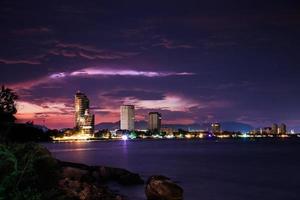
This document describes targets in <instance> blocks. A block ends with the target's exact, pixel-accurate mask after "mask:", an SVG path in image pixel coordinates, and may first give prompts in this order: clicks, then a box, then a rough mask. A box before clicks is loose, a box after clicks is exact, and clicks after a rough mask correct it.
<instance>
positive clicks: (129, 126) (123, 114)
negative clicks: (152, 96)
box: [120, 105, 135, 131]
mask: <svg viewBox="0 0 300 200" xmlns="http://www.w3.org/2000/svg"><path fill="white" fill-rule="evenodd" d="M134 115H135V114H134V106H133V105H122V106H121V107H120V129H121V130H130V131H132V130H134Z"/></svg>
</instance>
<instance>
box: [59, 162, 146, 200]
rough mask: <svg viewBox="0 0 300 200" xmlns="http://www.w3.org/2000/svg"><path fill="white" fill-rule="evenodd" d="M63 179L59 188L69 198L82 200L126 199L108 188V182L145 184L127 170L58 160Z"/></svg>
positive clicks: (136, 175)
mask: <svg viewBox="0 0 300 200" xmlns="http://www.w3.org/2000/svg"><path fill="white" fill-rule="evenodd" d="M58 164H59V166H60V173H61V179H60V180H59V187H60V188H61V189H62V190H63V191H64V192H65V193H66V195H67V196H68V197H69V198H72V199H80V200H94V199H105V200H106V199H107V200H110V199H111V200H121V199H125V197H123V196H121V195H119V194H114V193H113V192H112V191H110V190H109V188H108V187H107V186H106V183H107V182H108V181H116V182H117V183H119V184H121V185H127V186H128V185H138V184H144V181H143V180H142V178H141V177H140V176H139V175H138V174H136V173H132V172H129V171H128V170H125V169H120V168H113V167H104V166H87V165H84V164H78V163H71V162H63V161H59V160H58Z"/></svg>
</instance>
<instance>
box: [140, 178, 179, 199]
mask: <svg viewBox="0 0 300 200" xmlns="http://www.w3.org/2000/svg"><path fill="white" fill-rule="evenodd" d="M145 194H146V196H147V199H148V200H182V199H183V189H182V188H181V187H180V186H178V185H177V184H176V183H174V182H172V181H171V180H170V179H169V178H168V177H165V176H151V177H150V178H149V179H148V181H147V184H146V188H145Z"/></svg>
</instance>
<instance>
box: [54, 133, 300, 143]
mask: <svg viewBox="0 0 300 200" xmlns="http://www.w3.org/2000/svg"><path fill="white" fill-rule="evenodd" d="M297 139H300V135H288V136H283V137H282V136H277V137H269V136H265V137H226V138H222V137H212V138H135V139H126V140H124V139H122V138H110V139H106V138H87V139H59V140H56V139H53V140H52V141H49V142H52V143H64V142H101V141H102V142H108V141H124V142H126V141H159V140H160V141H164V140H166V141H169V140H187V141H190V140H191V141H193V140H199V141H222V140H236V141H239V140H297Z"/></svg>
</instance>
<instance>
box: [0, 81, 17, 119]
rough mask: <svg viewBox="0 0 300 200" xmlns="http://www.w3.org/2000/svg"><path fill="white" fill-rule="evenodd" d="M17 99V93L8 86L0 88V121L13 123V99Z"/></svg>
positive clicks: (15, 111) (15, 110)
mask: <svg viewBox="0 0 300 200" xmlns="http://www.w3.org/2000/svg"><path fill="white" fill-rule="evenodd" d="M17 99H18V96H17V94H16V93H15V92H14V91H13V90H12V89H10V88H6V87H5V86H2V87H1V90H0V123H13V122H15V120H16V118H15V116H14V114H16V113H17V109H16V104H15V100H17Z"/></svg>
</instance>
